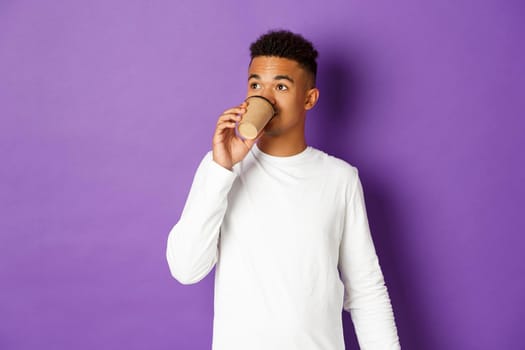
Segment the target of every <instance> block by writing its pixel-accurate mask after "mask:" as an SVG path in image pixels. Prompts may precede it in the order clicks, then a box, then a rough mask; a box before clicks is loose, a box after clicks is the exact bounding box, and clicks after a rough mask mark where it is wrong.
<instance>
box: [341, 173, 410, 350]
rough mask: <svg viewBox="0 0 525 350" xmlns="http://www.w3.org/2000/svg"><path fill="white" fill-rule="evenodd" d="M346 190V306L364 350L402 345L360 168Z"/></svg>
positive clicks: (343, 273)
mask: <svg viewBox="0 0 525 350" xmlns="http://www.w3.org/2000/svg"><path fill="white" fill-rule="evenodd" d="M352 168H353V170H354V175H355V176H353V177H354V178H355V180H351V181H353V185H350V186H348V188H347V192H346V201H347V202H346V206H347V207H346V217H345V225H344V232H343V237H342V240H341V246H340V254H339V270H340V272H341V279H342V281H343V283H344V285H345V297H344V309H345V310H346V311H348V312H350V315H351V318H352V322H353V324H354V328H355V332H356V335H357V339H358V342H359V346H360V348H361V349H362V350H398V349H401V347H400V344H399V338H398V335H397V328H396V324H395V319H394V314H393V310H392V305H391V302H390V297H389V295H388V291H387V288H386V285H385V282H384V278H383V273H382V271H381V267H380V266H379V261H378V257H377V255H376V251H375V247H374V243H373V241H372V236H371V233H370V228H369V224H368V218H367V213H366V207H365V201H364V196H363V188H362V185H361V182H360V180H359V175H358V171H357V168H355V167H352Z"/></svg>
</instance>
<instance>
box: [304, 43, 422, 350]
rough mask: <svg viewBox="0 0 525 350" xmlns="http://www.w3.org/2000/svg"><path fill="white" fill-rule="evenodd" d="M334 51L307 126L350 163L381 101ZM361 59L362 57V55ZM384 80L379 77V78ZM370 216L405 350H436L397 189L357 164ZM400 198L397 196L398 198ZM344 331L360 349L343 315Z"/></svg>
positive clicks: (354, 64)
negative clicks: (370, 112)
mask: <svg viewBox="0 0 525 350" xmlns="http://www.w3.org/2000/svg"><path fill="white" fill-rule="evenodd" d="M343 51H344V52H348V50H346V49H345V50H332V51H328V52H325V53H324V55H323V58H324V60H323V62H321V65H320V67H319V74H318V75H319V77H320V79H319V80H320V81H319V87H320V90H321V100H320V103H319V105H318V110H317V111H316V113H317V115H318V116H319V118H315V119H314V120H313V121H309V122H310V123H313V124H314V126H313V127H314V128H315V130H316V133H317V134H316V140H315V143H316V146H318V147H319V148H320V149H322V150H323V151H325V152H327V153H328V154H331V155H334V156H336V157H338V158H341V159H344V160H346V161H348V162H349V163H351V164H354V163H355V161H354V160H355V159H363V157H365V156H364V155H363V153H364V152H363V151H362V150H361V149H362V146H361V145H360V144H359V137H357V134H358V132H359V131H358V127H357V126H358V125H359V124H361V123H362V122H363V117H364V116H365V115H366V111H365V110H366V108H367V104H369V103H373V102H374V99H376V98H380V97H381V93H379V94H378V93H377V92H376V91H373V89H372V88H371V85H372V84H371V83H370V79H371V77H366V76H363V75H362V72H365V71H370V69H362V62H360V61H359V58H358V57H359V55H356V56H353V57H351V58H350V57H348V56H347V55H343V54H341V52H343ZM361 56H362V55H361ZM379 79H380V77H379ZM358 169H359V174H360V178H361V181H362V183H363V187H364V192H365V200H366V206H367V212H368V217H369V222H370V227H371V231H372V234H373V237H374V242H375V246H376V250H377V253H378V255H379V259H380V263H381V266H382V269H383V273H384V275H385V280H386V284H387V287H388V290H389V294H390V298H391V299H392V305H393V308H394V314H395V317H396V323H397V327H398V332H399V337H400V341H401V344H402V347H403V348H404V349H432V344H430V342H431V339H432V335H431V320H429V319H426V318H425V301H424V300H423V299H422V297H421V295H422V294H423V293H419V290H416V289H414V288H412V287H411V288H408V287H407V286H413V281H410V275H409V274H408V273H406V272H407V269H406V268H405V267H411V266H414V265H413V263H412V261H411V260H412V259H411V254H410V252H407V251H402V249H400V248H401V247H403V246H409V245H404V244H402V242H400V241H399V238H400V237H403V235H402V232H404V231H405V229H406V225H405V224H404V223H403V222H402V221H401V220H400V218H401V215H396V207H397V206H399V205H403V203H401V200H400V199H398V198H396V194H395V193H394V189H393V188H388V179H386V178H384V176H385V175H383V174H374V173H373V172H371V171H369V170H368V169H367V167H366V162H363V164H359V167H358ZM397 197H398V196H397ZM342 317H343V327H344V333H345V345H346V348H347V349H358V348H359V346H358V344H357V339H356V335H355V332H354V327H353V324H352V321H351V318H350V314H349V313H348V312H343V316H342Z"/></svg>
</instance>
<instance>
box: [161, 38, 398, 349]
mask: <svg viewBox="0 0 525 350" xmlns="http://www.w3.org/2000/svg"><path fill="white" fill-rule="evenodd" d="M250 51H251V62H250V65H249V71H248V93H247V96H252V95H259V96H263V97H265V98H267V99H268V100H270V101H271V102H272V103H273V105H274V107H275V109H276V111H277V113H276V115H275V116H274V117H273V119H272V120H271V121H270V122H269V123H268V124H267V126H266V127H265V128H264V130H263V131H262V132H261V133H260V134H259V135H258V137H257V138H256V139H255V140H251V141H250V140H244V139H242V138H240V137H239V136H238V135H237V133H236V132H235V127H236V125H237V124H238V122H239V121H240V120H241V119H242V115H243V113H245V112H246V107H247V103H246V102H244V103H242V104H240V105H239V106H237V107H234V108H231V109H228V110H226V111H225V112H224V113H223V114H222V115H221V116H220V117H219V119H218V122H217V126H216V130H215V134H214V135H213V150H212V151H211V152H209V153H208V154H207V155H206V156H205V157H204V159H203V160H202V162H201V164H200V166H199V168H198V170H197V173H196V174H195V178H194V182H193V185H192V187H191V190H190V194H189V196H188V199H187V202H186V206H185V207H184V210H183V213H182V215H181V218H180V220H179V222H178V223H177V224H176V225H175V226H174V227H173V229H172V230H171V232H170V234H169V237H168V243H167V253H166V254H167V260H168V264H169V267H170V270H171V273H172V275H173V276H174V277H175V278H176V279H177V280H178V281H180V282H181V283H183V284H190V283H196V282H198V281H200V280H201V279H202V278H204V277H205V276H206V275H207V274H208V273H209V271H210V270H211V269H212V268H213V267H214V266H216V273H215V315H214V332H213V349H215V350H236V349H239V350H255V349H264V350H293V349H296V350H314V349H315V350H339V349H344V339H343V329H342V320H341V311H342V310H343V309H345V310H347V311H349V312H350V313H351V316H352V320H353V323H354V326H355V329H356V334H357V337H358V341H359V344H360V347H361V349H366V350H369V349H378V350H379V349H380V350H387V349H388V350H389V349H400V346H399V340H398V336H397V329H396V325H395V320H394V316H393V312H392V307H391V303H390V298H389V296H388V292H387V289H386V286H385V284H384V279H383V274H382V272H381V268H380V266H379V262H378V258H377V255H376V253H375V248H374V244H373V241H372V238H371V234H370V230H369V226H368V219H367V215H366V209H365V203H364V197H363V190H362V186H361V183H360V181H359V177H358V171H357V169H356V168H355V167H353V166H351V165H349V164H348V163H346V162H344V161H342V160H340V159H337V158H335V157H332V156H329V155H327V154H326V153H324V152H321V151H319V150H317V149H315V148H312V147H309V146H307V144H306V140H305V133H304V132H305V117H306V112H307V111H308V110H310V109H312V108H313V107H314V106H315V104H316V103H317V100H318V98H319V90H318V89H317V88H316V85H315V80H316V71H317V63H316V58H317V51H316V50H315V49H314V47H313V46H312V44H311V43H310V42H309V41H307V40H306V39H304V38H303V37H302V36H300V35H297V34H294V33H291V32H288V31H273V32H269V33H267V34H265V35H263V36H261V37H260V38H259V39H258V40H257V41H256V42H254V43H253V44H252V45H251V47H250Z"/></svg>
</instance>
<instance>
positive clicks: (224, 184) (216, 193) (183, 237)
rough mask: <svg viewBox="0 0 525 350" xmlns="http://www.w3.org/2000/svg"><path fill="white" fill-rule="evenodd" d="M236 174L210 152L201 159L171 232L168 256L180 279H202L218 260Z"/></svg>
mask: <svg viewBox="0 0 525 350" xmlns="http://www.w3.org/2000/svg"><path fill="white" fill-rule="evenodd" d="M235 178H236V175H235V173H233V172H231V171H229V170H228V169H225V168H223V167H221V166H220V165H219V164H217V163H216V162H215V161H213V159H212V153H211V152H208V154H207V155H206V156H205V157H204V159H203V160H202V161H201V163H200V165H199V168H198V169H197V172H196V173H195V177H194V179H193V184H192V186H191V189H190V193H189V195H188V198H187V200H186V205H185V206H184V209H183V211H182V215H181V217H180V219H179V221H178V222H177V223H176V224H175V226H173V228H172V229H171V231H170V233H169V235H168V242H167V248H166V258H167V260H168V266H169V268H170V271H171V274H172V275H173V277H174V278H175V279H176V280H178V281H179V282H180V283H182V284H192V283H197V282H199V281H200V280H202V279H203V278H204V277H205V276H206V275H207V274H208V273H209V272H210V271H211V269H212V268H213V266H214V265H215V263H216V262H217V255H218V240H219V233H220V227H221V224H222V220H223V217H224V214H225V212H226V208H227V205H228V203H227V202H228V200H227V198H228V193H229V191H230V188H231V186H232V184H233V182H234V180H235Z"/></svg>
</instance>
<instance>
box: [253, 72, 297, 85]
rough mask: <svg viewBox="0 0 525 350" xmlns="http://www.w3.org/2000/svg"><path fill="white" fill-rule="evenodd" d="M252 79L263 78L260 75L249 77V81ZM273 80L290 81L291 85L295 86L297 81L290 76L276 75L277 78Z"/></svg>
mask: <svg viewBox="0 0 525 350" xmlns="http://www.w3.org/2000/svg"><path fill="white" fill-rule="evenodd" d="M250 79H259V80H260V79H261V77H260V76H259V74H250V76H249V77H248V80H250ZM273 80H288V81H289V82H290V83H292V84H294V83H295V81H294V80H293V79H292V78H291V77H290V76H288V75H276V76H275V77H273Z"/></svg>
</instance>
